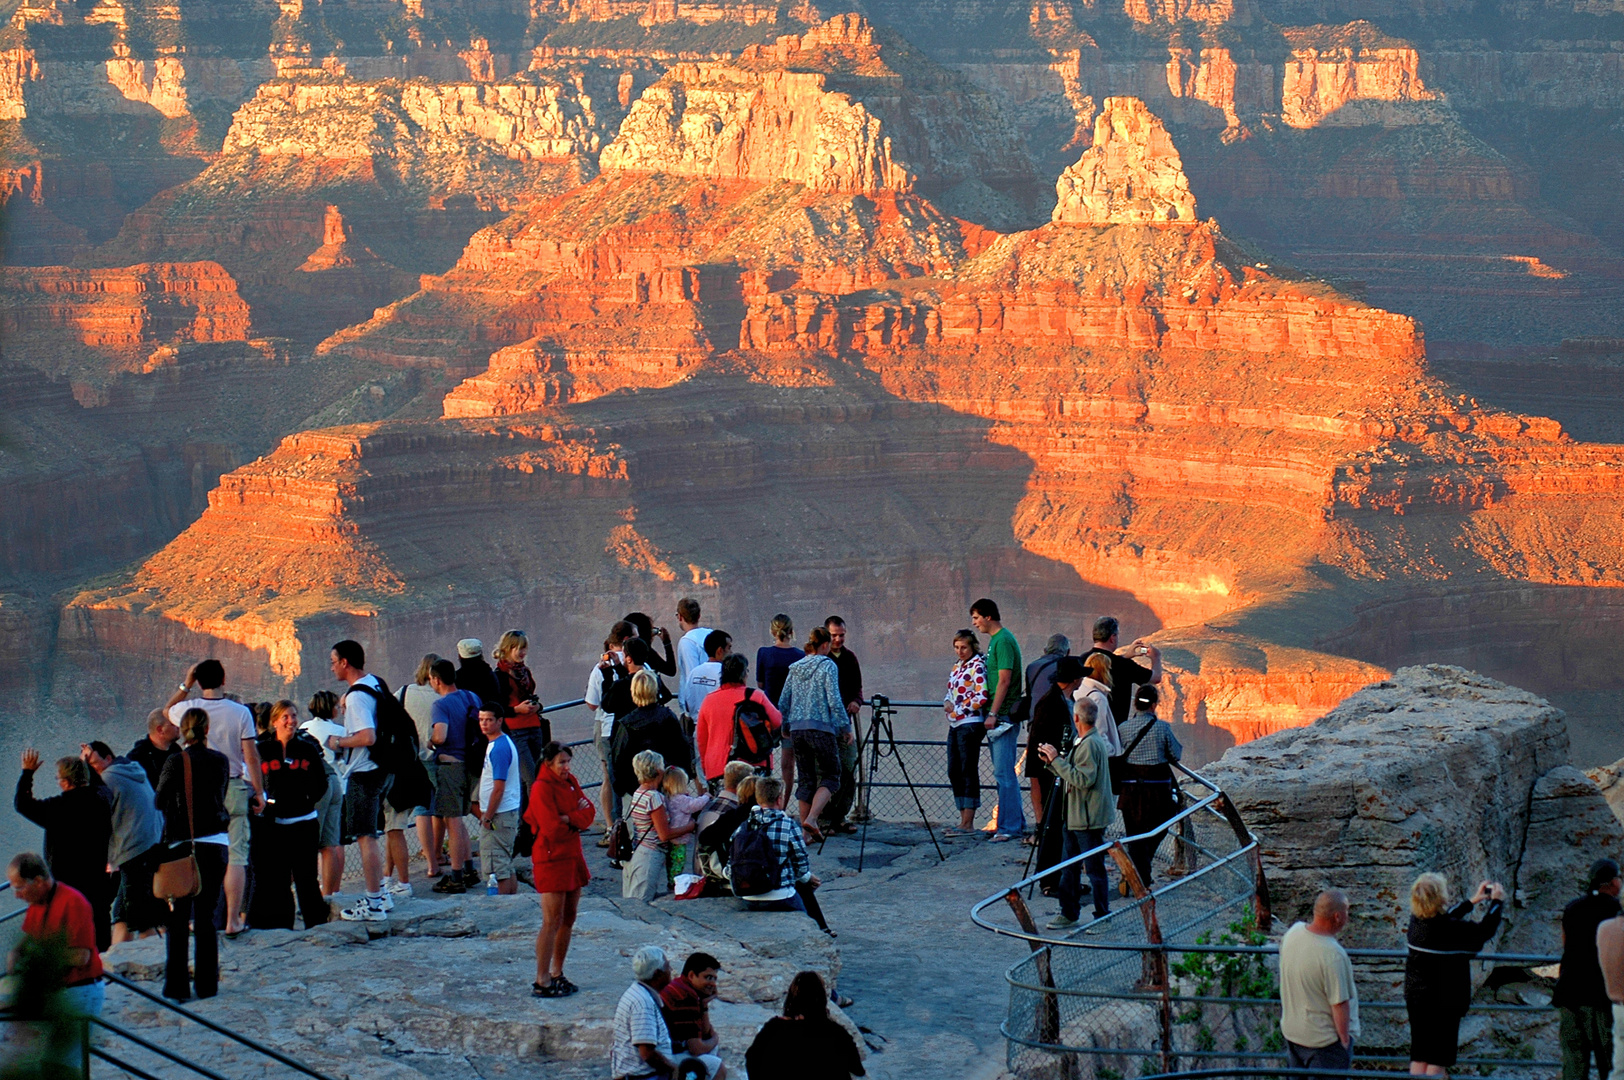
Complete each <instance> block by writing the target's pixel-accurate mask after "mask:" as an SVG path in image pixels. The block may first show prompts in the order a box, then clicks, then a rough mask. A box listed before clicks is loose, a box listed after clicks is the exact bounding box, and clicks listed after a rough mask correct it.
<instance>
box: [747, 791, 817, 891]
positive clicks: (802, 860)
mask: <svg viewBox="0 0 1624 1080" xmlns="http://www.w3.org/2000/svg"><path fill="white" fill-rule="evenodd" d="M750 819H751V820H752V821H757V822H762V823H765V825H766V829H767V841H768V843H770V844H772V846H773V855H774V856H775V857H776V858H777V859H778V887H779V888H780V889H791V888H794V887H795V883H796V882H798V881H805V880H806V879H807V878H809V877H811V876H812V860H811V859H810V858H809V857H808V856H807V854H806V840H805V839H804V838H803V837H802V835H801V829H800V826H798V825H796V824H795V822H793V821H791V820H790V816H789V815H788V814H786V813H784V812H783V811H782V810H776V809H775V810H768V809H766V808H765V807H761V806H757V807H753V808H751V810H750Z"/></svg>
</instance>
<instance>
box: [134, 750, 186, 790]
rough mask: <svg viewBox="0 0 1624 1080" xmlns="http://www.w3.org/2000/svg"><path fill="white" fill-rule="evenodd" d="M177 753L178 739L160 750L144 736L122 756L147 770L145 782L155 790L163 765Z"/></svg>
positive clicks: (162, 772) (178, 751) (161, 774)
mask: <svg viewBox="0 0 1624 1080" xmlns="http://www.w3.org/2000/svg"><path fill="white" fill-rule="evenodd" d="M178 753H180V740H179V739H176V740H175V741H174V742H172V743H170V744H169V749H168V750H160V749H158V748H157V747H156V746H153V745H152V740H151V739H148V738H144V739H141V740H140V741H138V742H137V743H136V744H135V745H134V746H132V747H130V752H129V753H128V754H125V755H124V756H125V757H127V758H129V759H130V760H131V761H133V762H135V763H136V764H137V765H139V766H141V767H142V768H143V769H145V770H146V771H147V783H149V784H151V785H152V790H154V791H157V790H158V781H159V780H160V779H162V777H163V774H164V765H165V764H166V763H167V762H168V761H169V759H170V758H172V757H174V756H175V755H176V754H178Z"/></svg>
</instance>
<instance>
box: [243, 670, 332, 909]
mask: <svg viewBox="0 0 1624 1080" xmlns="http://www.w3.org/2000/svg"><path fill="white" fill-rule="evenodd" d="M257 749H258V750H259V767H260V770H261V771H262V772H263V773H264V778H265V813H264V819H265V820H264V823H263V825H262V826H261V829H260V833H259V835H260V838H261V840H263V841H264V843H265V854H264V857H263V858H262V860H261V861H260V866H259V872H260V874H261V875H262V876H261V877H260V878H259V879H258V880H257V881H256V882H255V884H254V902H253V907H252V909H251V911H250V913H249V918H248V921H249V922H250V923H251V924H253V925H254V926H256V927H259V928H260V929H263V930H292V929H293V896H294V894H295V893H296V894H297V895H298V897H299V914H300V915H301V916H303V917H304V924H305V929H307V930H308V929H309V928H310V927H312V926H319V925H320V924H322V923H324V922H326V921H327V920H328V918H329V917H330V916H331V914H332V912H331V910H330V909H329V908H328V906H327V901H326V900H324V899H322V895H321V883H320V881H319V880H318V879H317V876H316V842H317V840H318V839H319V836H318V831H319V829H320V825H319V824H318V823H317V819H316V818H317V815H316V804H317V803H318V802H320V801H321V799H322V796H324V795H326V794H327V769H326V765H325V763H324V761H323V760H322V753H321V747H319V746H317V745H316V743H315V741H314V740H313V739H311V738H310V737H308V736H307V735H305V734H304V733H302V732H301V731H300V730H299V708H298V706H296V705H294V704H293V702H291V701H286V700H284V701H278V702H277V703H276V704H274V705H272V706H271V730H270V732H269V733H267V734H265V735H261V736H260V737H259V742H258V745H257ZM290 879H291V880H292V882H293V893H290V892H289V891H288V881H289V880H290Z"/></svg>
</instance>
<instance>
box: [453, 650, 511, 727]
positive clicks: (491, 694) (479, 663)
mask: <svg viewBox="0 0 1624 1080" xmlns="http://www.w3.org/2000/svg"><path fill="white" fill-rule="evenodd" d="M457 689H458V690H468V691H471V692H473V693H475V694H478V695H479V700H480V701H482V702H484V703H485V704H487V705H495V706H496V707H497V709H498V710H500V709H501V708H502V702H501V700H500V698H499V695H498V694H497V692H496V673H495V672H493V671H492V670H491V666H490V665H489V664H487V663H486V662H485V658H484V657H483V656H475V657H471V658H468V659H465V660H463V662H462V664H461V665H460V666H459V667H458V668H457ZM497 715H501V713H500V711H499V712H498V713H497Z"/></svg>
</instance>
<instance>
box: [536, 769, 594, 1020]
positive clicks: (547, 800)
mask: <svg viewBox="0 0 1624 1080" xmlns="http://www.w3.org/2000/svg"><path fill="white" fill-rule="evenodd" d="M571 757H572V755H571V754H570V752H569V750H568V749H567V748H566V747H564V746H562V745H560V744H559V743H556V742H550V743H548V744H547V745H546V746H544V747H542V750H541V768H539V769H538V770H536V782H535V784H534V786H532V787H531V789H530V805H529V806H528V807H527V808H526V809H525V812H524V819H525V820H526V821H528V822H529V823H530V829H531V831H532V832H534V833H535V834H536V846H535V848H534V849H532V851H531V854H530V858H531V865H532V872H533V873H534V875H535V877H534V880H535V884H536V892H538V893H540V894H541V929H540V930H539V931H538V932H537V933H536V981H535V982H533V983H531V984H530V992H531V993H533V994H535V995H536V996H537V997H566V996H568V995H570V994H573V993H575V992H576V991H578V990H579V989H580V987H579V986H576V985H575V984H574V983H572V982H570V981H569V980H568V979H566V978H564V957H565V955H566V954H567V953H568V952H569V951H570V932H571V931H572V930H573V929H574V927H575V912H576V909H577V908H578V907H579V906H580V904H581V889H582V888H584V887H585V885H586V883H587V882H588V881H591V880H592V875H591V874H590V873H588V872H587V868H586V856H584V855H583V854H582V853H581V834H582V833H583V832H585V831H586V830H587V828H589V827H590V826H591V824H592V819H593V817H594V816H595V814H594V812H593V809H592V800H591V799H589V798H587V796H586V792H585V791H582V790H581V785H580V784H579V783H577V782H576V780H575V776H574V774H573V773H571V772H570V759H571Z"/></svg>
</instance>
